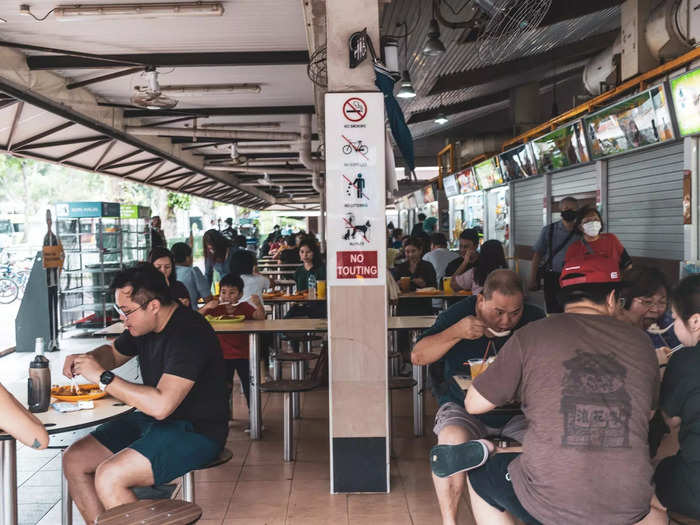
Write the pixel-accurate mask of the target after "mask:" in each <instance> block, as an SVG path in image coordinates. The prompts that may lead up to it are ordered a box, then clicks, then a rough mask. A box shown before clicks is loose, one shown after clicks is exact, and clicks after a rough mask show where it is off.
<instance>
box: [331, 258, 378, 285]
mask: <svg viewBox="0 0 700 525" xmlns="http://www.w3.org/2000/svg"><path fill="white" fill-rule="evenodd" d="M336 262H337V264H336V277H337V278H338V279H376V278H377V277H379V264H378V263H377V252H376V251H367V252H336Z"/></svg>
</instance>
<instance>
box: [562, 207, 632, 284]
mask: <svg viewBox="0 0 700 525" xmlns="http://www.w3.org/2000/svg"><path fill="white" fill-rule="evenodd" d="M576 225H577V226H576V227H577V228H578V229H579V230H580V231H581V233H582V234H583V239H581V240H579V241H576V242H575V243H573V244H572V245H571V246H569V249H568V250H567V252H566V259H565V264H568V263H569V261H571V260H573V259H580V258H582V257H585V256H586V254H594V253H595V254H598V255H602V256H603V257H610V258H611V259H614V260H615V261H617V263H618V265H619V267H620V272H623V271H625V270H627V269H628V268H630V267H631V266H632V258H631V257H630V256H629V254H628V253H627V250H625V247H624V246H622V243H620V241H619V239H618V238H617V237H616V236H615V235H614V234H612V233H602V232H601V230H602V229H603V218H602V217H601V216H600V212H599V211H598V210H597V208H595V207H594V206H586V207H584V208H582V209H581V210H579V214H578V220H577V222H576Z"/></svg>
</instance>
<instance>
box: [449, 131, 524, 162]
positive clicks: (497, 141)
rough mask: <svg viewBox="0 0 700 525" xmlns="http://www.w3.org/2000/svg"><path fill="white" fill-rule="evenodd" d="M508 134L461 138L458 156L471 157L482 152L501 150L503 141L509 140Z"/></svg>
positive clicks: (467, 158) (464, 158) (462, 157)
mask: <svg viewBox="0 0 700 525" xmlns="http://www.w3.org/2000/svg"><path fill="white" fill-rule="evenodd" d="M511 138H512V137H511V136H510V135H483V136H481V137H473V138H469V139H466V140H463V141H462V143H461V146H460V150H459V156H460V158H461V159H463V160H469V159H473V158H474V157H478V156H479V155H483V154H484V153H492V152H494V151H501V147H502V146H503V143H504V142H506V141H507V140H510V139H511Z"/></svg>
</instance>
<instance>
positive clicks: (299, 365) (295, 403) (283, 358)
mask: <svg viewBox="0 0 700 525" xmlns="http://www.w3.org/2000/svg"><path fill="white" fill-rule="evenodd" d="M318 358H319V354H314V353H311V352H277V353H276V354H275V355H274V356H272V359H274V363H273V364H274V367H275V372H274V379H275V380H276V381H278V380H280V379H282V378H281V377H280V370H279V368H280V363H291V364H292V380H294V381H301V380H302V379H304V365H305V364H306V363H307V362H309V361H313V360H314V359H318ZM300 406H301V403H300V402H299V392H293V393H292V417H294V419H299V417H300Z"/></svg>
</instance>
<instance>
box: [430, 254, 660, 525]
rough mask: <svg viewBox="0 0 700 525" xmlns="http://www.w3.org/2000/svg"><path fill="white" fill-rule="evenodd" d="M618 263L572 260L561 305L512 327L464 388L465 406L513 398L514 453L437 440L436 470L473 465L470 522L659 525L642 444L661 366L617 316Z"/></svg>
mask: <svg viewBox="0 0 700 525" xmlns="http://www.w3.org/2000/svg"><path fill="white" fill-rule="evenodd" d="M619 272H620V271H619V266H618V264H617V261H613V260H612V259H610V258H607V257H601V256H596V255H594V256H586V257H585V258H581V259H572V260H570V261H569V262H568V263H567V264H566V265H565V266H564V269H563V271H562V274H561V278H560V284H561V287H562V290H561V293H560V295H559V297H560V302H561V304H563V305H564V313H563V314H559V315H555V316H552V317H549V318H547V319H544V320H541V321H538V322H536V323H532V324H530V325H528V326H526V327H524V328H522V329H521V330H518V331H517V332H516V333H515V334H514V335H513V337H511V339H510V340H509V341H508V342H507V343H506V344H505V346H504V347H503V349H502V350H501V352H500V353H499V354H498V357H497V358H496V360H495V361H494V363H493V364H492V365H491V366H489V368H488V369H487V370H486V371H485V372H483V373H482V374H481V375H479V377H477V378H476V379H475V380H474V383H473V384H472V386H471V387H470V388H469V391H468V393H467V398H466V401H465V406H466V409H467V411H469V412H470V413H475V414H480V413H485V412H488V411H490V410H493V408H494V407H496V406H499V405H503V404H504V403H507V402H509V401H511V400H513V399H518V400H520V401H521V403H522V410H523V412H524V414H525V417H526V418H527V431H526V432H525V437H524V440H523V451H522V454H516V453H504V454H496V455H494V456H491V457H490V458H489V457H488V455H489V451H492V450H493V445H492V444H491V443H490V442H488V441H486V440H480V441H473V442H471V443H466V444H462V445H458V446H456V447H450V446H437V447H433V450H432V451H431V464H433V465H435V464H439V465H440V470H441V471H442V472H443V473H444V472H445V471H446V470H451V471H453V472H458V471H459V472H463V471H464V470H469V479H468V483H469V496H470V499H471V504H472V511H473V513H474V517H475V519H476V523H477V524H479V525H500V524H504V525H505V524H513V523H515V518H518V519H519V520H522V521H523V522H525V523H526V524H528V525H537V524H540V523H542V524H545V525H559V524H564V523H565V524H567V525H589V524H592V523H599V524H601V525H602V524H605V525H631V524H633V523H644V524H659V525H660V524H662V523H663V524H665V523H667V521H668V519H667V518H666V516H665V514H664V513H663V512H661V511H660V510H658V509H656V508H653V507H651V502H652V495H653V486H652V481H651V479H652V473H653V469H652V465H651V460H650V459H649V446H648V443H647V431H648V427H649V418H650V417H651V413H652V410H653V408H654V404H655V400H656V393H657V389H658V385H659V373H658V363H657V360H656V356H655V355H654V352H653V347H652V345H651V342H650V341H649V338H648V337H647V336H646V335H645V334H644V332H642V331H641V330H639V329H638V328H636V327H634V326H631V325H630V324H629V323H626V322H624V321H620V320H618V319H616V316H618V315H619V309H620V303H621V301H619V287H620V286H621V284H622V283H621V279H620V273H619ZM470 469H473V470H470Z"/></svg>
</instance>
